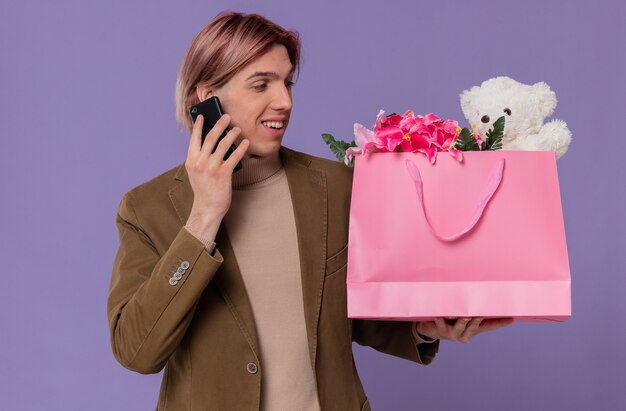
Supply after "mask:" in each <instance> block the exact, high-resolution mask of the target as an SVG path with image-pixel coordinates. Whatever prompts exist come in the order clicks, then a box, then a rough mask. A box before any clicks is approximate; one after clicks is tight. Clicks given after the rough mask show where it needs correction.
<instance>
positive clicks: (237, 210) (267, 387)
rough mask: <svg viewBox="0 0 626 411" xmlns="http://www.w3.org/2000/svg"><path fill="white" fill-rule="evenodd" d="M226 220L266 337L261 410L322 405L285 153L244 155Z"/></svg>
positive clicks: (257, 321)
mask: <svg viewBox="0 0 626 411" xmlns="http://www.w3.org/2000/svg"><path fill="white" fill-rule="evenodd" d="M224 224H225V226H226V231H227V233H228V237H229V239H230V241H231V243H232V247H233V251H234V253H235V257H236V258H237V264H238V265H239V270H240V271H241V275H242V277H243V281H244V284H245V286H246V291H247V293H248V297H249V298H250V303H251V305H252V311H253V314H254V320H255V324H256V329H257V333H258V336H259V344H260V352H261V358H260V362H261V364H260V367H259V369H260V372H261V373H262V376H263V377H262V380H261V381H262V382H261V409H262V410H303V411H309V410H311V411H313V410H319V409H320V406H319V402H318V398H317V389H316V383H315V376H314V374H313V368H312V366H311V360H310V357H309V345H308V340H307V335H306V326H305V319H304V306H303V299H302V281H301V272H300V255H299V251H298V237H297V234H296V224H295V217H294V212H293V205H292V201H291V195H290V192H289V186H288V185H287V176H286V175H285V170H284V168H283V167H282V164H281V162H280V157H279V156H278V153H276V155H275V156H272V157H269V158H252V159H249V160H247V161H244V162H243V169H242V170H240V171H239V172H237V173H235V174H234V175H233V199H232V204H231V207H230V209H229V211H228V213H227V214H226V217H225V218H224ZM218 247H219V245H218Z"/></svg>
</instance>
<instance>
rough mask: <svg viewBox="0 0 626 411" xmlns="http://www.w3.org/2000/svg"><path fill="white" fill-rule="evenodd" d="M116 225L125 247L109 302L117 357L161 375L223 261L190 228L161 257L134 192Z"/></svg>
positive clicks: (123, 204)
mask: <svg viewBox="0 0 626 411" xmlns="http://www.w3.org/2000/svg"><path fill="white" fill-rule="evenodd" d="M116 224H117V229H118V233H119V249H118V251H117V255H116V257H115V261H114V263H113V272H112V276H111V285H110V289H109V296H108V302H107V315H108V321H109V328H110V333H111V345H112V349H113V354H114V355H115V358H116V359H117V360H118V361H119V362H120V363H121V364H122V365H123V366H124V367H126V368H128V369H130V370H133V371H137V372H140V373H143V374H148V373H156V372H159V371H160V370H161V369H162V368H163V367H164V366H165V363H166V362H167V360H168V358H169V357H170V356H171V355H172V353H173V352H174V350H175V349H176V347H177V346H178V345H179V343H180V342H181V340H182V338H183V336H184V334H185V331H186V330H187V327H188V326H189V323H190V322H191V319H192V317H193V314H194V311H195V307H196V305H197V302H198V300H199V298H200V296H201V295H202V292H203V291H204V289H205V287H206V286H207V284H208V283H209V282H210V281H211V279H212V278H213V276H214V275H215V273H216V271H217V270H218V268H219V267H220V265H221V263H222V262H223V259H222V256H221V255H220V253H219V251H217V250H215V252H214V256H211V255H210V254H209V253H208V252H207V251H206V249H205V247H204V244H203V243H202V242H201V241H200V240H198V239H197V238H196V237H194V236H193V235H192V234H191V233H189V232H188V231H187V230H186V229H185V228H181V229H180V231H179V232H178V234H177V235H176V237H175V238H174V241H173V242H172V243H171V245H170V247H169V249H167V251H166V252H165V253H163V255H159V253H158V252H157V249H156V247H155V246H154V245H153V243H152V241H151V240H150V238H149V236H148V235H147V234H146V232H145V231H144V230H142V228H141V226H140V224H139V221H138V219H137V215H136V213H135V210H134V207H133V197H132V194H131V193H127V194H126V195H125V196H124V197H123V198H122V201H121V203H120V205H119V208H118V214H117V218H116ZM177 272H179V273H180V274H179V275H176V273H177Z"/></svg>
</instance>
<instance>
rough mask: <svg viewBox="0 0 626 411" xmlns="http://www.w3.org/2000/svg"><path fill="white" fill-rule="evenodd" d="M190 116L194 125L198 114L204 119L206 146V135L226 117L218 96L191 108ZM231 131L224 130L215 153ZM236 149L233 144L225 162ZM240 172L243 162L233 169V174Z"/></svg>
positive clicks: (203, 127)
mask: <svg viewBox="0 0 626 411" xmlns="http://www.w3.org/2000/svg"><path fill="white" fill-rule="evenodd" d="M189 114H190V115H191V120H192V121H193V122H194V123H195V122H196V118H197V117H198V114H202V116H203V117H204V124H203V125H202V144H204V139H205V138H206V135H207V134H208V133H209V131H211V129H212V128H213V127H214V126H215V123H217V120H219V119H220V117H222V115H224V110H223V109H222V105H221V104H220V99H219V98H217V96H213V97H211V98H208V99H206V100H204V101H203V102H201V103H198V104H196V105H195V106H191V107H190V108H189ZM229 130H230V128H227V129H226V130H224V132H223V133H222V135H221V136H220V138H219V139H218V140H217V143H215V147H213V152H215V149H216V148H217V144H218V143H219V142H220V141H222V139H223V138H224V137H226V133H228V131H229ZM236 148H237V147H236V146H235V144H231V146H230V147H229V148H228V151H227V152H226V155H225V156H224V160H226V159H227V158H228V157H230V155H231V154H233V152H234V151H235V149H236ZM239 170H241V161H240V162H238V163H237V165H236V166H235V168H234V169H233V172H236V171H239Z"/></svg>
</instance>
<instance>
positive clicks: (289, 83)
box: [285, 81, 296, 88]
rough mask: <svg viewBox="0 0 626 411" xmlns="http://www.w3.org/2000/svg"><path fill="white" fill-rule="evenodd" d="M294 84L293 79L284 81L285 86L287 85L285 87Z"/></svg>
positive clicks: (290, 86)
mask: <svg viewBox="0 0 626 411" xmlns="http://www.w3.org/2000/svg"><path fill="white" fill-rule="evenodd" d="M294 84H296V83H294V82H293V81H285V86H287V88H292V87H293V85H294Z"/></svg>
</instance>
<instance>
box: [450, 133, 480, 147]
mask: <svg viewBox="0 0 626 411" xmlns="http://www.w3.org/2000/svg"><path fill="white" fill-rule="evenodd" d="M454 148H456V149H457V150H461V151H478V150H480V147H478V142H477V141H476V138H475V137H474V135H473V134H472V132H471V131H469V129H467V128H464V129H462V130H461V134H459V136H458V137H457V138H456V141H455V142H454Z"/></svg>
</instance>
